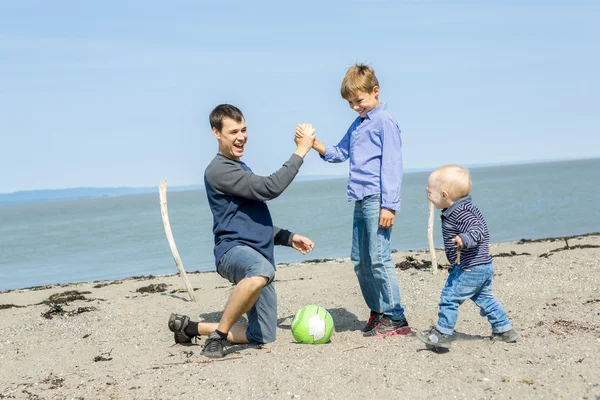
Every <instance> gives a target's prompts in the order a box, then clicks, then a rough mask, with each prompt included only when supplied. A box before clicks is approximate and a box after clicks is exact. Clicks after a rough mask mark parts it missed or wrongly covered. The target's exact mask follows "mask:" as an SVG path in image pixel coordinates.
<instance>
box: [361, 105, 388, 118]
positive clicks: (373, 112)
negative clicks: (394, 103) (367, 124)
mask: <svg viewBox="0 0 600 400" xmlns="http://www.w3.org/2000/svg"><path fill="white" fill-rule="evenodd" d="M384 110H387V104H385V103H379V105H378V106H377V107H375V108H374V109H372V110H371V111H369V112H368V113H367V116H366V117H365V118H368V119H373V117H374V116H376V115H377V114H378V113H380V112H381V111H384Z"/></svg>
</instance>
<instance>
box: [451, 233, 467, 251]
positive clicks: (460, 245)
mask: <svg viewBox="0 0 600 400" xmlns="http://www.w3.org/2000/svg"><path fill="white" fill-rule="evenodd" d="M452 241H453V242H454V243H456V247H457V248H458V249H459V250H460V249H462V248H463V247H465V244H464V243H463V240H462V238H461V237H460V236H458V235H457V236H456V237H455V238H454V239H452Z"/></svg>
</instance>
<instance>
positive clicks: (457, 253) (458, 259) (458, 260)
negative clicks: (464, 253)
mask: <svg viewBox="0 0 600 400" xmlns="http://www.w3.org/2000/svg"><path fill="white" fill-rule="evenodd" d="M456 265H460V249H459V248H458V247H457V248H456Z"/></svg>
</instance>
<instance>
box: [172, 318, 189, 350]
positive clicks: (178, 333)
mask: <svg viewBox="0 0 600 400" xmlns="http://www.w3.org/2000/svg"><path fill="white" fill-rule="evenodd" d="M189 322H190V318H189V317H188V316H187V315H181V314H171V316H170V317H169V330H170V331H171V332H173V337H174V339H175V343H192V338H191V337H189V336H188V335H187V334H186V333H185V327H186V326H187V325H188V323H189Z"/></svg>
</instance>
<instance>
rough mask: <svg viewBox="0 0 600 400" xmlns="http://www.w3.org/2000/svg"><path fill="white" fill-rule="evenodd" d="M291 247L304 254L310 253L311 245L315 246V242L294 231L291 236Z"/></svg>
mask: <svg viewBox="0 0 600 400" xmlns="http://www.w3.org/2000/svg"><path fill="white" fill-rule="evenodd" d="M292 247H293V248H294V249H296V250H298V251H299V252H300V253H302V254H306V253H310V251H311V250H312V249H313V247H315V244H314V243H313V242H312V240H310V239H309V238H307V237H304V236H302V235H298V234H296V233H295V234H294V236H292Z"/></svg>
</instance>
